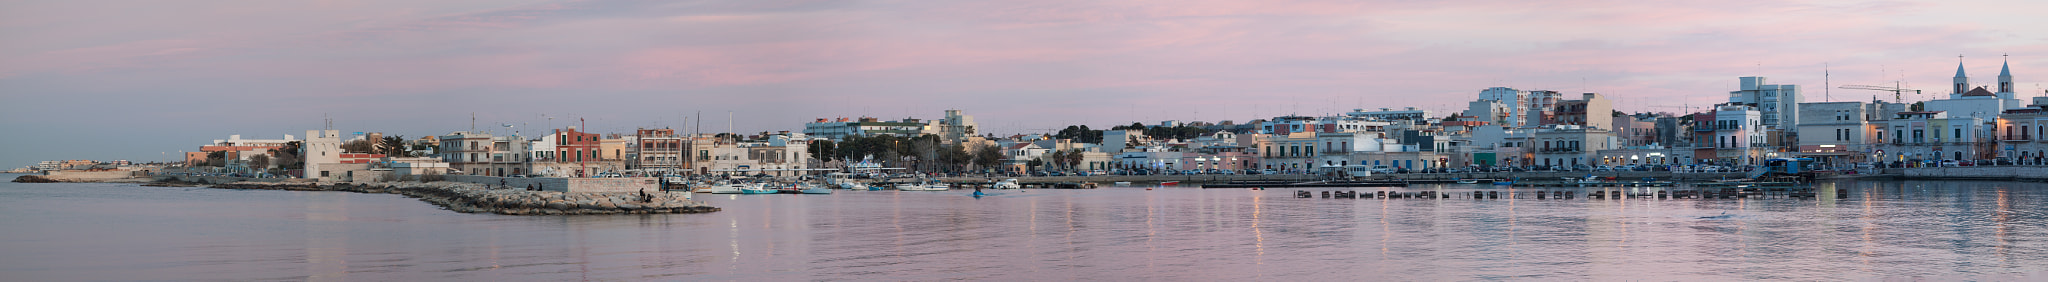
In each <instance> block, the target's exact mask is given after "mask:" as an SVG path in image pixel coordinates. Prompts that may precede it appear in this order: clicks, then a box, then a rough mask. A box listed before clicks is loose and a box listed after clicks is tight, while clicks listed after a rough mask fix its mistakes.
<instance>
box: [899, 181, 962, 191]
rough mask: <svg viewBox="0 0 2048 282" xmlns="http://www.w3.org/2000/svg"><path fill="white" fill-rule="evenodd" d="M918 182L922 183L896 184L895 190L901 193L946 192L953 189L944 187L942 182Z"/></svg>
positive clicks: (944, 184)
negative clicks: (901, 191)
mask: <svg viewBox="0 0 2048 282" xmlns="http://www.w3.org/2000/svg"><path fill="white" fill-rule="evenodd" d="M920 182H922V183H903V184H896V190H903V191H946V190H952V189H953V188H952V187H950V186H946V183H944V182H939V181H937V180H932V181H920Z"/></svg>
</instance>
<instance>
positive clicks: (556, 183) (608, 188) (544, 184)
mask: <svg viewBox="0 0 2048 282" xmlns="http://www.w3.org/2000/svg"><path fill="white" fill-rule="evenodd" d="M442 180H444V181H453V182H466V183H476V184H484V185H492V186H499V185H503V186H505V187H511V188H513V189H527V187H534V188H538V189H540V190H541V191H551V192H563V193H639V192H640V191H661V184H660V183H661V181H660V180H657V179H655V178H653V177H623V178H561V177H537V178H527V177H495V176H476V175H448V176H444V177H442Z"/></svg>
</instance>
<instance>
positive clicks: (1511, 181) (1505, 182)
mask: <svg viewBox="0 0 2048 282" xmlns="http://www.w3.org/2000/svg"><path fill="white" fill-rule="evenodd" d="M1493 185H1515V180H1514V179H1501V180H1494V181H1493Z"/></svg>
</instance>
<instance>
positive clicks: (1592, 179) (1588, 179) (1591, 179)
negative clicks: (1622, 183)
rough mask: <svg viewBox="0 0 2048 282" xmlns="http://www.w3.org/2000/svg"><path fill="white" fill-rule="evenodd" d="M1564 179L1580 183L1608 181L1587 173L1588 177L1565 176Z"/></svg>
mask: <svg viewBox="0 0 2048 282" xmlns="http://www.w3.org/2000/svg"><path fill="white" fill-rule="evenodd" d="M1564 181H1565V182H1571V183H1580V184H1585V183H1603V182H1606V181H1602V180H1600V177H1597V176H1591V175H1587V176H1586V178H1571V177H1566V178H1564Z"/></svg>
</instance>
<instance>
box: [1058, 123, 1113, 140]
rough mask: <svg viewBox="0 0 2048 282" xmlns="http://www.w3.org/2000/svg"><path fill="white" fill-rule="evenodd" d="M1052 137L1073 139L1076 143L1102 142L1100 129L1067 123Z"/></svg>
mask: <svg viewBox="0 0 2048 282" xmlns="http://www.w3.org/2000/svg"><path fill="white" fill-rule="evenodd" d="M1053 138H1059V139H1069V140H1074V142H1077V143H1102V131H1101V130H1092V129H1088V126H1087V125H1069V126H1067V128H1066V129H1061V130H1060V132H1059V133H1056V134H1053Z"/></svg>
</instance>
